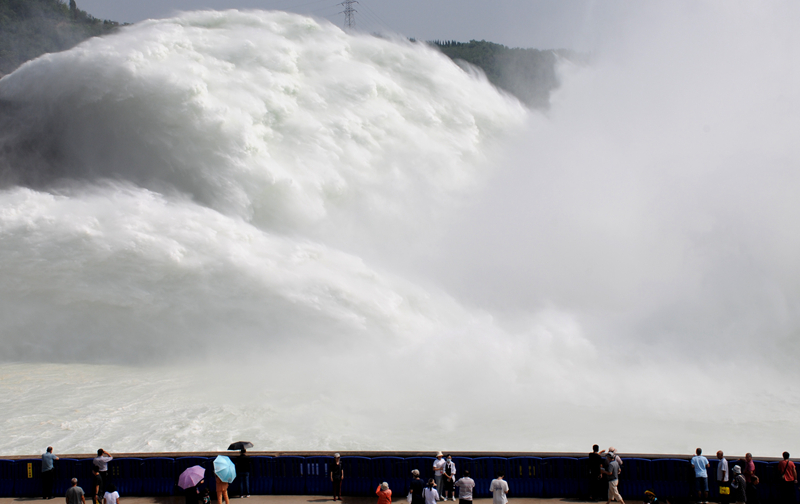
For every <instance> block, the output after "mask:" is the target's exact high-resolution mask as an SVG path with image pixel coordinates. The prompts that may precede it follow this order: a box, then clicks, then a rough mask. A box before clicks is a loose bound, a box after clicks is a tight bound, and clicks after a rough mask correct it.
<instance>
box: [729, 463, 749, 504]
mask: <svg viewBox="0 0 800 504" xmlns="http://www.w3.org/2000/svg"><path fill="white" fill-rule="evenodd" d="M732 470H733V477H732V478H731V500H732V501H733V502H734V503H735V504H745V503H746V502H747V492H746V489H747V482H746V481H745V480H744V476H742V468H741V467H740V466H738V465H735V466H733V469H732Z"/></svg>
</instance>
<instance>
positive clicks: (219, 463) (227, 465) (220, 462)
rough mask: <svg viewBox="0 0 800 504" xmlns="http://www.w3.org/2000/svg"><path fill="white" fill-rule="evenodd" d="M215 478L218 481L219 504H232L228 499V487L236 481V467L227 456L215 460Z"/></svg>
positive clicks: (220, 456)
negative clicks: (223, 503)
mask: <svg viewBox="0 0 800 504" xmlns="http://www.w3.org/2000/svg"><path fill="white" fill-rule="evenodd" d="M214 477H215V478H216V479H217V504H222V501H223V499H224V501H225V504H231V501H230V499H229V498H228V485H229V484H230V483H231V482H232V481H233V480H234V479H236V466H234V464H233V462H232V461H231V459H229V458H228V457H226V456H225V455H219V456H218V457H217V458H215V459H214Z"/></svg>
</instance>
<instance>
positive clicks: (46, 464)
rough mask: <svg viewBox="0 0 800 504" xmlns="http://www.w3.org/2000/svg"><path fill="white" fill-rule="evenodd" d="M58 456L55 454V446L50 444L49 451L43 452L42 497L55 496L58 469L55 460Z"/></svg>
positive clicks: (50, 497)
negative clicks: (54, 487) (54, 486)
mask: <svg viewBox="0 0 800 504" xmlns="http://www.w3.org/2000/svg"><path fill="white" fill-rule="evenodd" d="M55 460H58V457H56V456H55V455H53V447H52V446H48V447H47V451H45V452H44V453H42V498H43V499H52V498H53V484H54V483H55V481H56V470H55V465H54V464H53V461H55Z"/></svg>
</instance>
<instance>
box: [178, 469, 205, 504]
mask: <svg viewBox="0 0 800 504" xmlns="http://www.w3.org/2000/svg"><path fill="white" fill-rule="evenodd" d="M205 475H206V470H205V469H203V468H202V467H201V466H199V465H196V466H192V467H189V468H188V469H186V470H185V471H183V472H182V473H181V475H180V476H179V477H178V486H179V487H181V488H183V495H184V497H185V498H186V504H197V503H198V501H199V500H200V488H199V486H200V484H202V483H203V481H205V480H204V479H203V478H205Z"/></svg>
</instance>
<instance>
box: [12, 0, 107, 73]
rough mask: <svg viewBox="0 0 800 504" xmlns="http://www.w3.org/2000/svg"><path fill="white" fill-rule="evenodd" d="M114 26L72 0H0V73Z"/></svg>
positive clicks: (103, 32)
mask: <svg viewBox="0 0 800 504" xmlns="http://www.w3.org/2000/svg"><path fill="white" fill-rule="evenodd" d="M118 26H119V23H116V22H114V21H103V20H100V19H97V18H95V17H93V16H91V15H89V14H87V13H86V12H85V11H82V10H80V9H78V5H77V4H76V2H75V0H70V2H69V5H67V4H65V3H63V2H62V1H61V0H0V74H7V73H9V72H12V71H14V70H15V69H16V68H17V67H19V66H20V65H21V64H23V63H24V62H26V61H28V60H30V59H33V58H36V57H38V56H41V55H42V54H45V53H49V52H58V51H63V50H65V49H69V48H70V47H73V46H75V45H77V44H78V43H80V42H82V41H84V40H86V39H87V38H90V37H94V36H98V35H103V34H106V33H109V32H111V31H113V30H115V29H116V28H117V27H118Z"/></svg>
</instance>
